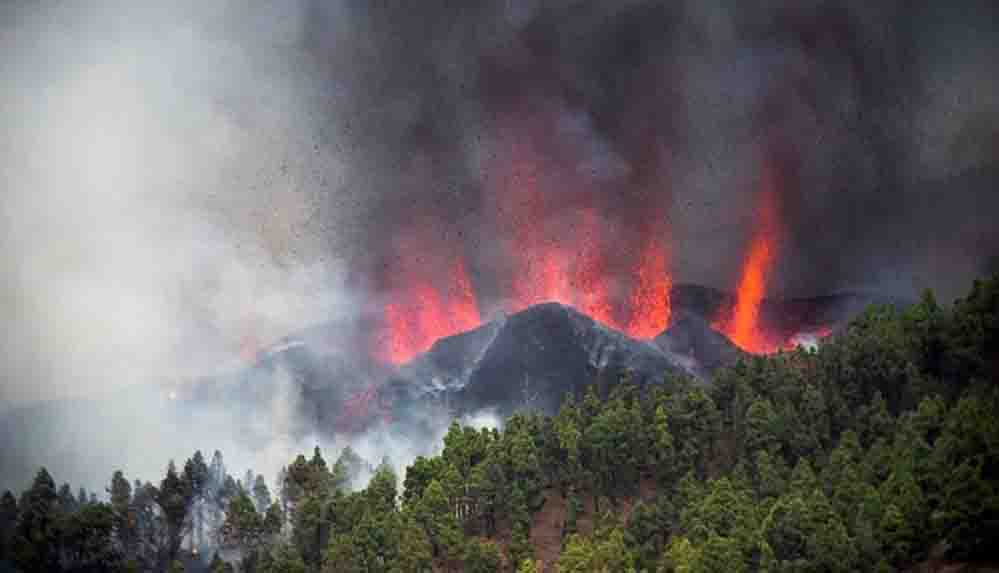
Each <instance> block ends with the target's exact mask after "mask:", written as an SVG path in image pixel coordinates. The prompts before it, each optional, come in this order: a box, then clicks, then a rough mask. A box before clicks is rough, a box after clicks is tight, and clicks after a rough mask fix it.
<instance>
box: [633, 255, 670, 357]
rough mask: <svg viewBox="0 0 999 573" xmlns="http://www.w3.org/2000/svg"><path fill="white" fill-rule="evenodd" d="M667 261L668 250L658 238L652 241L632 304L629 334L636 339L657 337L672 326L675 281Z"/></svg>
mask: <svg viewBox="0 0 999 573" xmlns="http://www.w3.org/2000/svg"><path fill="white" fill-rule="evenodd" d="M667 262H668V258H667V254H666V249H665V247H663V246H662V245H661V244H659V243H658V242H657V241H656V240H655V239H652V240H649V241H648V243H647V244H646V245H645V248H644V249H642V257H641V259H640V261H639V264H638V269H637V270H636V272H635V280H636V284H635V286H634V290H633V292H632V295H631V301H630V303H631V304H630V309H629V310H630V312H631V318H630V320H629V321H628V327H627V329H626V332H627V333H628V334H629V335H631V336H633V337H635V338H655V337H656V336H657V335H658V334H659V333H661V332H662V331H663V330H666V327H667V326H669V321H670V316H671V314H672V306H671V304H670V290H671V289H672V287H673V281H672V278H671V277H670V274H669V269H668V265H667Z"/></svg>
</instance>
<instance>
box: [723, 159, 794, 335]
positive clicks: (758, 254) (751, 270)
mask: <svg viewBox="0 0 999 573" xmlns="http://www.w3.org/2000/svg"><path fill="white" fill-rule="evenodd" d="M762 175H763V178H762V190H761V193H760V197H761V201H760V205H759V207H758V209H757V213H758V217H757V222H758V223H757V228H756V231H755V233H754V235H753V239H752V241H751V243H750V246H749V251H748V253H747V255H746V258H745V261H744V263H743V267H742V275H741V278H740V279H739V286H738V288H737V290H736V301H735V305H734V306H733V307H732V308H731V309H730V310H729V311H728V312H727V313H726V316H724V317H720V318H719V319H716V320H715V323H714V325H713V326H714V327H715V328H716V329H718V330H719V331H721V332H723V333H725V335H726V336H728V337H729V338H730V339H731V340H732V342H734V343H735V344H736V345H737V346H739V347H740V348H742V349H743V350H745V351H747V352H753V353H756V354H765V353H772V352H776V351H777V350H778V349H779V348H780V347H781V341H779V340H774V337H773V336H771V335H769V334H768V333H767V332H766V330H765V329H764V327H763V324H762V321H761V319H760V307H761V306H762V303H763V300H764V298H765V297H766V294H767V280H768V276H769V274H770V271H771V270H772V269H773V265H774V263H775V261H776V259H777V247H778V239H779V236H778V235H779V213H778V210H779V205H778V186H777V181H776V174H775V173H774V166H773V164H772V163H771V162H770V161H767V162H766V163H765V164H764V168H763V174H762Z"/></svg>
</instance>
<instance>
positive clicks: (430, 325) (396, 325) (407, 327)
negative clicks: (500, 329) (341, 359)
mask: <svg viewBox="0 0 999 573" xmlns="http://www.w3.org/2000/svg"><path fill="white" fill-rule="evenodd" d="M421 250H422V249H421ZM437 264H440V263H436V262H434V263H428V262H427V261H426V260H425V259H422V258H420V257H419V256H416V254H415V253H411V252H408V250H407V249H405V248H403V249H401V252H400V256H399V257H397V258H396V259H395V264H393V265H390V267H389V269H388V272H389V273H390V275H391V277H392V283H393V284H398V285H399V287H398V288H395V289H391V300H390V302H388V303H387V304H386V305H385V311H384V312H385V314H384V317H383V321H384V323H383V327H382V331H381V333H380V336H379V338H380V341H379V346H380V349H379V352H378V354H379V355H380V356H381V358H382V359H384V360H386V361H387V362H390V363H392V364H402V363H405V362H408V361H409V360H411V359H412V358H413V357H414V356H416V355H417V354H419V353H421V352H423V351H425V350H427V349H429V348H430V346H431V345H433V343H434V342H435V341H436V340H438V339H439V338H444V337H446V336H450V335H452V334H457V333H459V332H464V331H467V330H471V329H473V328H475V327H476V326H478V325H479V324H480V323H481V322H482V317H481V316H480V314H479V304H478V300H477V299H476V297H475V290H474V289H473V287H472V281H471V278H470V276H469V274H468V269H467V267H466V265H465V262H464V259H463V258H462V257H460V256H455V257H453V260H451V261H450V262H449V263H447V264H446V265H442V266H446V272H444V273H440V274H438V273H437V272H435V269H436V268H438V267H437V266H436V265H437Z"/></svg>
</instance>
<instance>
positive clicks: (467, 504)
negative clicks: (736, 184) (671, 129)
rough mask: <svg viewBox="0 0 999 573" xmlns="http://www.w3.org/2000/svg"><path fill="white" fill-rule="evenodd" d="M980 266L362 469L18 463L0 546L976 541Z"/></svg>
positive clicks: (584, 555)
mask: <svg viewBox="0 0 999 573" xmlns="http://www.w3.org/2000/svg"><path fill="white" fill-rule="evenodd" d="M997 376H999V277H994V278H992V279H990V280H987V281H979V282H976V283H975V285H974V288H973V289H972V291H971V293H970V294H969V295H968V296H967V297H966V298H964V299H961V300H958V301H957V302H955V303H954V305H953V306H952V307H950V308H944V307H943V306H941V305H939V304H938V303H937V302H936V301H935V299H934V298H933V296H932V294H929V293H928V294H926V295H925V296H924V297H923V299H922V300H921V302H919V303H918V304H915V305H913V306H911V307H909V308H907V309H905V310H899V309H896V308H893V307H890V306H872V307H870V308H869V309H868V310H867V311H866V312H865V313H863V314H862V315H861V316H859V317H858V318H857V319H855V320H854V321H853V322H852V323H851V324H850V325H849V326H848V327H847V328H846V329H844V330H843V332H841V333H839V334H837V335H835V336H834V337H832V338H831V339H830V340H828V341H826V342H825V343H823V344H822V345H821V346H820V347H819V348H818V350H813V351H806V350H802V349H799V350H796V351H793V352H786V353H779V354H777V355H773V356H762V357H746V358H744V359H742V360H740V361H739V362H738V363H737V364H736V365H735V366H733V367H729V368H723V369H721V370H719V371H718V372H716V373H715V375H714V377H713V380H712V381H711V383H710V384H707V385H705V384H703V383H700V382H698V381H695V380H693V379H691V378H687V377H685V376H683V375H677V374H670V375H669V376H667V380H666V382H665V383H663V384H661V385H654V386H650V387H644V388H641V387H639V386H638V385H635V384H632V383H631V382H630V381H629V380H628V379H627V376H626V377H625V378H624V379H623V380H621V381H620V382H619V383H618V384H614V385H611V386H610V387H608V388H601V389H598V388H594V387H590V388H589V389H587V390H586V391H585V392H584V393H583V394H582V395H580V396H571V395H570V396H567V397H566V399H565V401H564V403H563V404H562V407H561V409H560V410H559V411H558V413H557V415H555V416H545V415H542V414H540V413H535V412H520V413H517V414H515V415H513V416H512V417H510V418H509V419H507V420H506V422H505V424H504V425H503V427H502V429H478V430H477V429H473V428H468V427H460V426H459V425H458V424H454V425H452V427H451V429H450V431H449V432H448V433H447V435H446V437H445V438H444V442H443V447H442V449H441V450H440V453H439V454H438V455H435V456H433V457H429V458H423V457H421V458H418V459H416V461H415V462H414V463H413V464H412V465H411V466H409V467H408V468H407V469H406V472H405V475H404V476H397V475H395V474H394V473H393V472H392V470H391V469H390V465H389V464H388V463H384V462H383V463H382V464H381V465H379V466H378V467H377V468H373V477H372V478H371V479H370V481H369V482H368V484H367V486H366V487H365V488H363V489H360V490H351V488H350V484H351V483H353V482H356V481H357V478H358V476H359V475H361V474H362V473H363V472H365V471H366V469H367V468H366V464H367V462H365V461H364V460H361V459H360V458H358V457H357V456H356V454H354V453H353V452H351V451H350V450H349V449H348V450H346V451H344V453H343V454H342V455H341V456H340V457H339V458H338V459H337V460H336V461H335V462H333V463H329V462H327V461H326V460H325V459H324V458H323V455H322V452H321V451H320V450H319V448H316V450H315V451H314V452H313V453H312V455H311V457H306V456H304V455H302V456H299V457H298V458H297V459H295V460H293V461H291V463H290V464H289V465H288V466H287V468H286V469H285V470H284V471H282V473H281V475H280V476H279V477H278V480H277V482H276V484H275V485H276V487H275V490H274V491H273V492H272V491H271V490H270V489H269V488H268V487H267V484H266V481H265V480H264V479H263V477H261V476H254V475H253V474H252V473H250V474H248V475H247V476H245V477H244V478H243V479H241V480H236V479H234V478H233V477H232V476H230V475H228V474H227V472H226V470H225V465H224V462H223V458H222V455H221V453H216V454H215V455H214V456H213V457H212V460H211V461H206V460H205V458H204V456H202V454H201V453H200V452H199V453H196V454H195V455H194V456H192V458H191V459H189V460H187V461H186V463H185V464H184V465H183V467H182V468H181V469H178V468H177V467H176V466H175V465H174V463H173V462H170V463H169V465H168V467H167V472H166V475H165V477H164V478H163V479H162V480H161V481H160V483H159V484H151V483H140V482H135V483H132V482H130V481H129V480H128V479H126V477H125V476H123V475H122V474H121V472H114V473H113V474H112V477H111V480H110V484H109V486H108V501H99V500H97V499H96V497H95V496H93V495H87V494H86V493H83V492H81V493H80V494H79V495H74V494H73V492H72V490H71V488H70V487H69V486H68V485H67V486H63V487H62V488H59V489H57V488H56V485H55V481H54V480H53V478H52V476H50V475H49V474H48V472H47V471H45V470H44V469H42V470H40V471H39V472H38V475H37V477H36V478H35V480H34V483H33V485H32V486H31V488H30V489H28V490H27V491H25V492H23V493H22V494H21V495H20V496H19V497H15V495H14V494H13V493H11V492H7V493H5V494H4V495H3V497H2V500H0V570H2V569H3V568H4V567H6V568H7V569H8V570H14V571H24V572H28V571H164V570H170V571H180V570H188V571H203V570H211V571H213V572H214V571H230V570H240V571H254V572H260V573H277V572H282V573H283V572H306V571H322V572H340V571H344V572H421V571H465V572H491V571H517V572H521V573H527V572H533V571H555V570H557V571H560V572H562V573H570V572H571V573H576V572H580V573H582V572H603V571H608V572H617V571H636V572H638V571H647V572H652V571H663V572H667V571H677V572H726V573H731V572H735V573H738V572H743V571H770V572H778V571H795V572H798V571H801V572H806V571H816V572H825V571H828V572H838V571H843V572H847V571H892V570H904V569H908V568H911V567H912V566H913V565H914V564H923V565H924V566H932V564H934V563H941V562H944V561H946V560H957V561H961V562H971V563H984V562H989V561H997V560H999V548H997V547H996V545H995V543H994V541H995V540H996V539H999V418H997V416H996V412H999V387H997V379H999V377H997Z"/></svg>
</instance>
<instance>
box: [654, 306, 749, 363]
mask: <svg viewBox="0 0 999 573" xmlns="http://www.w3.org/2000/svg"><path fill="white" fill-rule="evenodd" d="M655 343H656V346H658V347H659V348H661V349H662V350H663V352H665V353H666V355H667V356H668V357H669V358H670V359H671V360H672V361H673V362H674V363H676V364H677V365H679V366H680V367H682V368H683V369H684V370H686V371H687V372H688V373H690V374H692V375H694V376H696V377H698V378H707V377H708V376H710V375H711V374H712V373H713V372H714V371H715V370H717V369H719V368H722V367H725V366H731V365H733V364H735V363H736V362H737V361H738V360H739V359H740V358H742V357H743V356H745V352H743V351H742V350H741V349H740V348H739V347H738V346H736V345H735V344H733V343H732V341H731V340H729V339H728V337H726V336H725V335H724V334H722V333H720V332H718V331H717V330H715V329H713V328H712V327H711V323H710V322H708V321H707V320H706V319H705V318H704V317H703V316H699V315H697V314H694V313H693V312H689V311H681V312H680V313H679V316H674V319H673V322H672V324H670V326H669V328H667V329H666V330H664V331H663V332H662V334H660V335H659V336H657V337H656V338H655Z"/></svg>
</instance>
